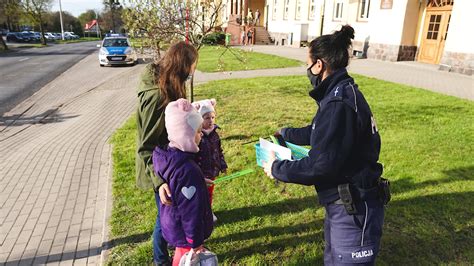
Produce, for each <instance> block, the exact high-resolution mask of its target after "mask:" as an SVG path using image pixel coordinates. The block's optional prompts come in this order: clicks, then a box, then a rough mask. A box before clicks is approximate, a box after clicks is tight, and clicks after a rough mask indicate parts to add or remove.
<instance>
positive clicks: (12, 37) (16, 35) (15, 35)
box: [7, 32, 27, 42]
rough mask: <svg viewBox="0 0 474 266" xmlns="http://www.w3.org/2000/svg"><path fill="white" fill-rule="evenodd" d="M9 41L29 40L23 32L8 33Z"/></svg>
mask: <svg viewBox="0 0 474 266" xmlns="http://www.w3.org/2000/svg"><path fill="white" fill-rule="evenodd" d="M7 42H27V40H25V38H24V37H23V34H22V33H21V32H9V33H7Z"/></svg>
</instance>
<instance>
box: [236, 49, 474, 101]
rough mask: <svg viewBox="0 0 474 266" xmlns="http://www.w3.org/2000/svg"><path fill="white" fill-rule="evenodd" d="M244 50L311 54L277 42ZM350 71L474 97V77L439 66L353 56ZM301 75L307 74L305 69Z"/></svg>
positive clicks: (293, 55) (299, 57)
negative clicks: (354, 57)
mask: <svg viewBox="0 0 474 266" xmlns="http://www.w3.org/2000/svg"><path fill="white" fill-rule="evenodd" d="M243 49H246V50H249V49H252V51H254V52H260V53H267V54H273V55H278V56H283V57H288V58H292V59H296V60H300V61H302V62H306V57H307V53H308V48H306V47H304V48H291V47H285V46H274V45H255V46H252V47H249V46H246V47H244V48H243ZM348 70H349V71H350V72H352V73H356V74H360V75H364V76H368V77H373V78H377V79H381V80H386V81H391V82H396V83H400V84H405V85H410V86H414V87H419V88H423V89H426V90H430V91H434V92H439V93H443V94H447V95H452V96H456V97H459V98H464V99H469V100H474V76H467V75H461V74H458V73H450V72H446V71H439V70H438V66H436V65H431V64H424V63H420V62H413V61H407V62H387V61H379V60H371V59H352V60H351V62H350V63H349V68H348ZM275 71H276V70H275ZM279 72H281V73H282V74H283V75H284V74H285V73H286V71H285V69H282V70H280V71H279ZM234 74H236V73H234ZM300 74H301V75H305V74H306V69H304V70H303V71H302V72H300Z"/></svg>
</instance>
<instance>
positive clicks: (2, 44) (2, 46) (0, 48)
mask: <svg viewBox="0 0 474 266" xmlns="http://www.w3.org/2000/svg"><path fill="white" fill-rule="evenodd" d="M6 50H8V46H7V44H6V43H5V41H3V37H2V36H0V51H6Z"/></svg>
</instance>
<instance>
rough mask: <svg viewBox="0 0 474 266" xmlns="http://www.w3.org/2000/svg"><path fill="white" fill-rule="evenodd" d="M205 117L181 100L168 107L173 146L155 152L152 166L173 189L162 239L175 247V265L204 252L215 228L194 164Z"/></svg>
mask: <svg viewBox="0 0 474 266" xmlns="http://www.w3.org/2000/svg"><path fill="white" fill-rule="evenodd" d="M202 121H203V119H202V117H201V115H200V114H199V113H198V112H197V110H196V109H195V108H194V107H193V106H192V105H191V103H190V102H189V101H187V100H185V99H179V100H177V101H175V102H171V103H169V104H168V106H167V107H166V110H165V126H166V130H167V132H168V139H169V141H170V143H169V144H168V146H166V147H163V148H161V147H156V148H155V150H154V151H153V167H154V170H155V172H156V174H157V175H158V176H161V177H162V178H163V180H165V182H166V183H167V184H168V186H169V187H170V190H171V196H170V197H171V201H172V205H170V206H168V205H164V204H163V203H160V210H159V211H160V222H161V229H162V234H163V237H164V238H165V239H166V241H168V243H169V244H170V245H173V246H175V247H176V250H175V255H174V258H173V265H178V264H179V261H180V259H181V257H182V255H184V254H185V253H186V252H187V251H189V250H191V249H193V251H194V252H197V253H199V252H201V251H203V250H204V247H203V243H204V240H205V239H207V238H209V236H210V235H211V232H212V229H213V222H212V211H211V204H210V201H209V194H208V191H207V188H206V183H205V181H204V175H203V173H202V171H201V169H200V168H199V166H198V165H197V163H196V161H195V155H196V153H197V152H198V151H199V147H198V144H199V142H200V140H201V137H202V133H201V127H202Z"/></svg>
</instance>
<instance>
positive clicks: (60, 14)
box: [59, 0, 64, 41]
mask: <svg viewBox="0 0 474 266" xmlns="http://www.w3.org/2000/svg"><path fill="white" fill-rule="evenodd" d="M59 21H60V22H61V39H62V40H63V41H64V26H63V8H62V6H61V0H59Z"/></svg>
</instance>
